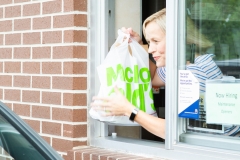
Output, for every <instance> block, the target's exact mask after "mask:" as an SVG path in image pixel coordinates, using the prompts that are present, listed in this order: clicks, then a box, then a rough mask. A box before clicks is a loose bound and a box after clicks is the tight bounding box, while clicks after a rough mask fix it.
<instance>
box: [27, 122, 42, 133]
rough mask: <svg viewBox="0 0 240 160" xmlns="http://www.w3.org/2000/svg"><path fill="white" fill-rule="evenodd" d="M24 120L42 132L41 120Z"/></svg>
mask: <svg viewBox="0 0 240 160" xmlns="http://www.w3.org/2000/svg"><path fill="white" fill-rule="evenodd" d="M24 121H25V122H26V123H27V124H28V125H29V126H30V127H31V128H32V129H33V130H35V131H36V132H38V133H39V132H40V122H39V121H37V120H29V119H24Z"/></svg>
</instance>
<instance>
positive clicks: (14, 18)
mask: <svg viewBox="0 0 240 160" xmlns="http://www.w3.org/2000/svg"><path fill="white" fill-rule="evenodd" d="M0 8H4V7H0ZM88 14H89V13H88V12H83V11H73V12H58V13H52V14H39V15H32V16H22V15H21V17H10V18H5V11H4V17H3V18H1V19H0V21H7V20H16V19H27V18H43V17H50V16H64V15H88Z"/></svg>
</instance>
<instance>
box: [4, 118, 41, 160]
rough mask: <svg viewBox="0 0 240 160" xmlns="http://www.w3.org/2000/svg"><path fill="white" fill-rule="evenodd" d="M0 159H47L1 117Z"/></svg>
mask: <svg viewBox="0 0 240 160" xmlns="http://www.w3.org/2000/svg"><path fill="white" fill-rule="evenodd" d="M0 159H8V160H13V159H18V160H26V159H36V160H44V159H45V158H44V157H43V156H42V155H41V154H40V153H39V152H38V151H37V150H36V149H35V148H34V147H33V146H32V145H31V144H30V143H29V142H28V141H27V140H26V139H25V138H24V137H23V136H22V135H21V134H20V133H19V132H18V131H17V130H16V129H15V128H14V127H13V126H11V124H9V123H8V121H7V120H6V119H5V118H3V117H2V116H1V115H0Z"/></svg>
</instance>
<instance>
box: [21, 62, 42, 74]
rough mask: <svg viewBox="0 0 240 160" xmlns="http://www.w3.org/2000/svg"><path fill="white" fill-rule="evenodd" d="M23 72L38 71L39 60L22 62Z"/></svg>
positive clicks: (36, 72) (37, 72)
mask: <svg viewBox="0 0 240 160" xmlns="http://www.w3.org/2000/svg"><path fill="white" fill-rule="evenodd" d="M23 73H35V74H39V73H40V63H39V62H23Z"/></svg>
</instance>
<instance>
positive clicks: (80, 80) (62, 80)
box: [52, 77, 87, 90]
mask: <svg viewBox="0 0 240 160" xmlns="http://www.w3.org/2000/svg"><path fill="white" fill-rule="evenodd" d="M52 88H53V89H67V90H68V89H69V90H86V89H87V78H85V77H53V78H52Z"/></svg>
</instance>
